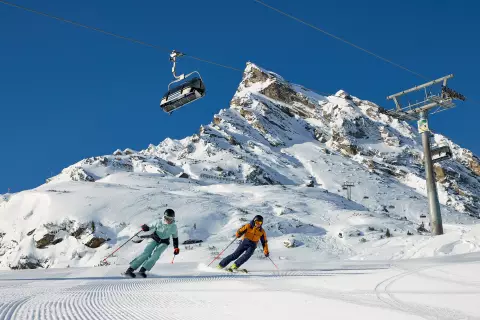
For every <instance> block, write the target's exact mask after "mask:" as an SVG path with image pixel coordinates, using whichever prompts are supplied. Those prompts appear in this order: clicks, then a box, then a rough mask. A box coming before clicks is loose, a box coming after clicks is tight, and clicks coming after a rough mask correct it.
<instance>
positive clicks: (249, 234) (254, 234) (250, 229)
mask: <svg viewBox="0 0 480 320" xmlns="http://www.w3.org/2000/svg"><path fill="white" fill-rule="evenodd" d="M242 235H243V239H248V240H250V241H252V242H254V243H258V240H260V241H261V242H262V246H263V252H264V253H265V254H267V253H268V244H267V242H268V241H267V233H266V232H265V230H263V228H262V227H259V228H257V227H255V222H253V221H251V222H250V223H247V224H245V225H244V226H243V227H241V228H240V229H238V230H237V233H236V236H237V238H240V237H241V236H242Z"/></svg>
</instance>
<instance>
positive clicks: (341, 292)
mask: <svg viewBox="0 0 480 320" xmlns="http://www.w3.org/2000/svg"><path fill="white" fill-rule="evenodd" d="M459 264H460V263H452V262H451V263H435V264H432V263H423V264H422V263H420V264H415V263H413V264H412V263H411V262H410V261H408V262H402V263H401V264H399V265H397V266H391V267H386V264H383V265H381V264H379V265H377V266H372V265H370V266H369V265H362V263H361V262H359V264H358V265H357V266H355V265H354V266H350V267H345V266H344V267H340V266H339V267H338V268H336V267H332V268H328V269H327V268H324V269H315V270H302V269H299V270H294V269H292V270H282V271H273V272H272V271H251V273H249V274H223V273H222V272H221V271H215V273H212V274H208V273H207V274H205V272H199V271H196V270H190V271H189V272H186V273H185V274H181V275H161V276H159V275H155V274H152V275H151V276H150V277H148V278H147V279H143V278H142V279H128V278H123V277H119V276H112V274H113V273H112V269H108V268H91V269H83V270H84V271H85V270H86V271H87V273H88V274H89V275H90V276H84V275H85V273H82V272H80V271H75V270H73V269H70V270H71V273H70V274H69V276H70V277H71V278H68V277H65V273H62V272H54V271H50V272H52V273H49V276H46V275H45V271H44V270H39V271H35V272H34V273H32V274H34V275H35V276H34V277H28V278H27V279H21V278H19V279H16V276H17V275H18V272H17V273H15V271H13V272H8V273H4V274H3V275H1V276H0V320H12V319H18V320H26V319H41V320H53V319H67V320H76V319H80V320H97V319H98V320H114V319H120V320H130V319H133V320H144V319H162V320H163V319H192V320H197V319H224V318H225V316H228V317H229V319H240V318H243V317H244V314H242V312H239V310H240V309H242V308H244V306H245V303H250V302H245V297H247V298H248V299H257V298H259V299H261V300H264V301H265V303H269V304H270V305H271V306H272V307H274V308H269V312H270V313H271V314H269V315H268V314H267V316H268V317H269V318H270V317H272V318H275V319H288V318H289V317H290V316H291V315H290V316H289V315H288V312H287V311H286V310H288V309H285V310H284V309H282V308H287V307H288V305H289V304H295V306H296V307H297V305H298V308H306V310H307V311H305V312H307V316H306V318H311V317H309V316H312V315H313V314H315V315H318V314H317V311H318V310H319V309H324V308H326V306H327V305H332V307H331V308H332V311H331V312H335V313H336V314H335V316H336V318H338V319H347V318H349V317H348V316H346V315H344V314H343V313H344V312H348V309H349V307H346V306H350V309H351V310H355V312H358V313H359V312H361V310H360V309H361V308H367V309H368V310H370V311H371V310H372V309H373V310H374V312H377V313H378V314H377V313H373V314H372V315H373V318H380V316H382V317H385V316H388V317H391V319H422V318H423V319H480V313H477V314H476V315H471V314H467V313H465V312H462V310H459V309H458V308H457V306H455V304H454V303H453V304H451V305H448V306H445V307H438V306H437V307H435V306H431V305H428V304H422V303H421V302H420V301H418V302H408V301H404V300H402V299H401V297H400V296H403V295H406V294H413V295H415V294H416V295H418V294H420V295H423V296H424V297H427V299H428V298H429V297H430V299H431V297H432V295H433V297H435V295H437V294H439V295H449V294H451V295H452V296H455V295H459V296H465V295H475V296H474V297H476V298H475V299H478V297H479V296H480V285H479V283H480V282H479V281H478V280H476V281H475V279H473V281H472V282H470V283H467V282H466V281H462V279H461V275H456V273H455V272H454V271H455V270H452V266H455V265H459ZM461 266H462V267H464V268H466V267H468V268H471V270H476V269H477V268H478V266H479V263H478V262H475V261H470V262H464V263H463V264H461ZM115 268H118V267H115ZM437 269H438V271H436V273H435V274H434V275H432V274H431V271H432V270H437ZM97 270H99V271H98V272H97ZM92 272H93V273H96V276H95V277H94V276H91V274H92ZM28 275H29V274H26V275H25V276H28ZM57 276H58V277H57ZM17 277H18V276H17ZM366 277H374V278H368V280H367V281H365V280H362V279H367V278H366ZM410 277H420V279H424V278H425V279H428V281H435V283H436V285H435V287H432V288H428V287H426V286H425V284H422V283H418V282H419V281H418V280H415V279H414V280H415V281H414V282H411V287H410V282H408V279H409V278H410ZM2 278H3V279H2ZM459 278H460V279H459ZM372 279H373V280H372ZM405 281H407V282H408V290H402V289H398V288H397V289H396V288H394V285H395V284H397V283H404V282H405ZM352 283H353V285H352ZM355 283H358V285H355ZM362 283H363V284H362ZM345 284H347V285H346V286H345ZM364 285H366V286H365V287H363V286H364ZM450 286H456V287H450ZM458 286H464V288H465V289H461V288H460V289H456V288H457V287H458ZM443 288H445V289H446V290H443ZM454 288H455V290H457V291H455V290H454ZM450 289H451V290H450ZM476 289H477V290H476ZM448 290H450V291H448ZM452 290H453V291H452ZM255 301H256V300H255ZM427 301H428V300H427ZM262 303H263V302H262ZM335 304H341V305H342V307H341V309H345V310H336V309H335V308H336V307H335V308H334V307H333V306H334V305H335ZM324 305H325V306H324ZM291 306H292V305H290V308H291ZM352 306H353V308H352ZM359 308H360V309H359ZM270 309H271V310H270ZM357 309H358V310H357ZM285 312H287V313H285ZM308 312H311V313H308ZM337 313H338V314H337ZM328 315H329V316H331V315H332V314H328ZM264 317H265V316H264ZM303 317H304V318H305V316H303ZM369 318H372V317H370V315H369Z"/></svg>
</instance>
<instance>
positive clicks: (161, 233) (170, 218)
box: [125, 209, 180, 278]
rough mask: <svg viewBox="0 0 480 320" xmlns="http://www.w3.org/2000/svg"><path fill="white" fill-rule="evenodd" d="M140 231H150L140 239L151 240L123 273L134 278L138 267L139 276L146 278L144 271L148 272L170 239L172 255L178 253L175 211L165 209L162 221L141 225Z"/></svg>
mask: <svg viewBox="0 0 480 320" xmlns="http://www.w3.org/2000/svg"><path fill="white" fill-rule="evenodd" d="M142 231H145V232H147V231H151V233H150V234H148V235H143V236H141V238H152V239H151V240H150V242H149V243H148V244H147V246H146V247H145V249H144V250H143V252H142V254H140V255H139V256H138V257H136V258H135V259H133V260H132V261H131V262H130V268H128V269H127V271H125V274H126V275H128V276H130V277H132V278H135V273H133V272H134V271H135V270H136V269H137V268H138V267H140V266H142V268H141V269H140V271H139V274H140V275H141V276H142V277H144V278H145V277H147V275H146V273H145V272H146V271H150V270H151V269H152V268H153V266H154V265H155V263H156V262H157V260H158V259H159V258H160V256H161V255H162V253H163V252H164V251H165V249H167V247H168V245H169V244H170V237H172V238H173V248H174V249H173V254H175V255H177V254H179V253H180V249H179V248H178V230H177V225H176V224H175V211H173V210H172V209H167V210H165V212H164V213H163V219H159V220H158V221H156V222H155V223H153V224H151V225H150V226H148V225H146V224H144V225H142Z"/></svg>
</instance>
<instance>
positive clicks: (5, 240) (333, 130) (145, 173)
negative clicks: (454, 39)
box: [0, 63, 480, 269]
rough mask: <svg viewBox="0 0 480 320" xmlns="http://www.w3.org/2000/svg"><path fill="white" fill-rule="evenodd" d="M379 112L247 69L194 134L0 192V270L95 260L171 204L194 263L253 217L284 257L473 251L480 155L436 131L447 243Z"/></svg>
mask: <svg viewBox="0 0 480 320" xmlns="http://www.w3.org/2000/svg"><path fill="white" fill-rule="evenodd" d="M382 110H383V109H382V108H380V107H378V106H377V105H375V104H373V103H371V102H369V101H364V100H360V99H358V98H356V97H352V96H350V95H349V94H348V93H346V92H345V91H339V92H338V93H337V94H336V95H335V96H328V97H326V96H321V95H318V94H315V93H313V92H311V91H308V90H306V89H305V88H303V87H301V86H298V85H293V84H290V83H289V82H287V81H286V80H284V79H283V78H282V77H280V76H279V75H277V74H274V73H272V72H269V71H266V70H264V69H262V68H260V67H257V66H255V65H253V64H250V63H249V64H248V65H247V67H246V70H245V73H244V76H243V79H242V82H241V83H240V85H239V88H238V90H237V92H236V93H235V95H234V97H233V99H232V101H231V106H230V108H228V109H222V110H221V111H220V112H219V113H218V114H217V115H215V117H214V119H213V121H212V123H210V124H208V125H205V126H202V127H201V128H200V130H199V133H198V134H194V135H192V136H190V137H186V138H184V139H182V140H172V139H166V140H164V141H162V142H161V143H160V144H159V145H157V146H155V145H153V144H152V145H150V146H149V147H148V148H147V149H146V150H141V151H135V150H131V149H128V148H127V149H125V150H123V151H121V150H116V151H115V152H114V154H112V155H105V156H100V157H92V158H88V159H84V160H82V161H79V162H78V163H76V164H74V165H72V166H69V167H67V168H65V169H64V170H63V171H62V172H61V173H60V174H59V175H57V176H55V177H52V178H50V179H48V181H47V183H46V184H44V185H41V186H39V187H38V188H35V189H33V190H27V191H23V192H20V193H16V194H11V195H8V196H4V197H0V217H1V220H0V268H14V269H23V268H36V267H44V268H46V267H57V268H64V267H86V266H95V265H98V264H99V263H100V261H101V260H102V258H103V257H104V256H105V255H107V254H108V253H110V252H111V251H112V249H114V248H116V247H117V246H118V245H120V244H121V243H123V242H124V241H125V240H127V239H128V238H129V237H130V236H131V235H133V234H134V233H135V232H136V231H138V228H139V226H140V225H141V224H142V223H145V222H149V221H151V220H152V219H154V218H155V217H156V216H158V214H161V213H162V212H163V211H164V210H165V209H166V208H167V207H171V208H174V209H175V211H176V212H177V214H178V224H179V228H180V241H181V242H183V241H185V240H202V241H203V244H202V246H201V247H199V246H198V245H194V246H190V245H189V246H188V247H186V246H183V252H182V257H183V259H185V261H192V262H193V261H198V258H199V257H201V256H204V255H207V256H208V255H214V253H215V252H218V251H219V250H221V248H222V246H224V245H226V244H227V243H228V242H229V241H230V239H231V237H232V235H233V234H234V231H235V230H236V229H237V228H238V227H240V226H241V225H242V224H243V223H245V222H247V221H249V220H250V219H251V218H252V217H253V216H254V215H255V214H262V215H264V217H265V218H266V225H265V227H266V229H267V231H268V235H269V239H270V242H269V244H270V248H271V251H272V254H274V255H275V256H276V257H282V259H284V260H288V261H296V260H305V257H306V256H308V257H309V260H311V261H325V260H330V259H352V260H366V259H369V260H370V259H405V258H415V257H431V256H444V255H455V254H459V253H468V252H476V251H478V249H479V242H478V236H479V226H478V225H476V223H477V221H478V214H479V212H480V209H479V205H478V201H479V193H478V190H479V187H480V178H479V173H480V165H479V164H478V158H477V157H476V156H474V155H473V154H472V153H471V152H470V151H468V150H466V149H462V148H461V147H459V146H458V145H456V144H454V143H453V142H452V141H450V140H448V139H446V138H445V137H442V136H440V135H438V134H435V136H434V137H435V139H436V140H438V142H440V140H442V141H444V142H446V143H448V144H450V145H451V147H452V149H453V152H454V158H453V159H451V160H448V161H445V162H443V163H442V164H441V166H436V173H437V180H438V183H437V186H438V189H439V196H440V200H441V203H442V215H443V221H444V223H445V224H444V228H445V232H446V234H445V235H443V236H440V237H435V238H432V237H430V235H429V232H428V229H429V227H428V218H427V219H425V218H422V214H427V215H428V209H427V201H426V199H425V195H426V191H425V181H424V180H423V176H424V171H423V166H422V161H421V157H422V152H421V144H420V140H419V137H418V135H417V133H416V131H415V129H414V128H412V127H410V126H409V125H408V124H407V123H405V122H401V121H398V120H397V119H393V118H392V117H390V116H387V115H386V114H385V113H384V112H383V111H382ZM174 115H175V114H174ZM178 115H179V116H180V115H181V114H180V113H178ZM346 181H349V182H352V183H353V184H354V187H353V188H352V200H351V201H350V200H347V199H346V198H345V196H346V191H345V190H343V189H342V184H343V183H344V182H346ZM422 223H423V226H424V228H423V229H422V228H419V227H420V226H421V225H422ZM387 229H388V234H390V235H392V237H387V236H386V235H387ZM286 246H293V248H287V247H286ZM142 247H143V245H142V244H140V245H135V244H129V245H127V246H125V248H123V249H122V251H121V254H120V253H119V254H118V255H117V256H115V257H112V258H111V259H109V261H110V263H112V264H119V265H125V264H126V263H128V261H129V259H131V258H132V257H133V256H134V255H135V254H136V253H138V250H140V249H139V248H142ZM253 259H254V260H261V254H260V253H259V254H258V255H256V256H255V257H254V258H253Z"/></svg>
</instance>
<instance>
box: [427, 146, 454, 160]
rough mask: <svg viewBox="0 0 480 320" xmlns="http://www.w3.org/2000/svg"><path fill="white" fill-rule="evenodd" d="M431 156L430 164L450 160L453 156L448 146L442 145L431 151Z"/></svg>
mask: <svg viewBox="0 0 480 320" xmlns="http://www.w3.org/2000/svg"><path fill="white" fill-rule="evenodd" d="M431 155H432V163H438V162H441V161H443V160H447V159H450V158H451V157H452V156H453V154H452V150H451V149H450V147H449V146H448V145H442V146H440V147H437V148H434V149H432V150H431Z"/></svg>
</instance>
